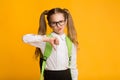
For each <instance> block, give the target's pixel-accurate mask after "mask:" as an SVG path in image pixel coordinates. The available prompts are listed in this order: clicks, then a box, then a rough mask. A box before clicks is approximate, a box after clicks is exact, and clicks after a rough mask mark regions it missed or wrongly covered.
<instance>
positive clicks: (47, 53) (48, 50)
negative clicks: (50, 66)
mask: <svg viewBox="0 0 120 80" xmlns="http://www.w3.org/2000/svg"><path fill="white" fill-rule="evenodd" d="M48 37H52V35H51V34H49V35H48ZM65 40H66V45H67V48H68V57H69V66H70V62H71V53H72V41H71V40H70V39H69V38H68V37H67V36H66V37H65ZM51 52H52V45H51V44H50V43H49V42H46V47H45V51H44V55H43V62H42V69H41V70H42V71H41V77H40V80H43V75H44V70H45V67H46V60H47V58H48V57H49V56H50V55H51Z"/></svg>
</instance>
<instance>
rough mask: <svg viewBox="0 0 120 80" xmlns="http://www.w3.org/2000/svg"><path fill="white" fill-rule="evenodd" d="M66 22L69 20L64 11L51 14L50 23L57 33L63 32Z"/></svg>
mask: <svg viewBox="0 0 120 80" xmlns="http://www.w3.org/2000/svg"><path fill="white" fill-rule="evenodd" d="M66 24H67V20H65V18H64V16H63V14H62V13H56V14H53V15H51V16H50V22H49V25H50V26H51V28H52V29H53V31H54V32H55V33H57V34H63V33H64V28H65V26H66Z"/></svg>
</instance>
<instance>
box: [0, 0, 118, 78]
mask: <svg viewBox="0 0 120 80" xmlns="http://www.w3.org/2000/svg"><path fill="white" fill-rule="evenodd" d="M53 7H61V8H68V9H69V10H70V12H71V14H72V16H73V19H74V23H75V27H76V29H77V33H78V40H79V50H78V55H77V56H78V58H77V64H78V70H79V80H120V1H119V0H0V80H39V75H40V73H39V64H38V61H36V60H35V59H34V58H33V56H34V50H35V47H33V46H29V45H27V44H24V43H23V42H22V36H23V35H24V34H27V33H34V34H36V33H37V29H38V22H39V16H40V14H41V12H42V11H44V10H45V9H51V8H53Z"/></svg>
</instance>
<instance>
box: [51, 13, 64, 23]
mask: <svg viewBox="0 0 120 80" xmlns="http://www.w3.org/2000/svg"><path fill="white" fill-rule="evenodd" d="M60 20H64V15H63V13H55V14H53V15H51V16H50V21H60Z"/></svg>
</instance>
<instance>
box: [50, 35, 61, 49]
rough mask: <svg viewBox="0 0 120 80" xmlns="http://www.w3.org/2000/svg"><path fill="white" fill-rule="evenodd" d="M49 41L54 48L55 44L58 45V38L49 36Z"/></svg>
mask: <svg viewBox="0 0 120 80" xmlns="http://www.w3.org/2000/svg"><path fill="white" fill-rule="evenodd" d="M49 43H50V44H51V45H52V46H53V48H54V49H56V45H59V40H58V39H57V38H55V37H53V38H49Z"/></svg>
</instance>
